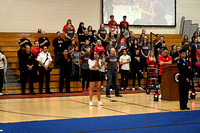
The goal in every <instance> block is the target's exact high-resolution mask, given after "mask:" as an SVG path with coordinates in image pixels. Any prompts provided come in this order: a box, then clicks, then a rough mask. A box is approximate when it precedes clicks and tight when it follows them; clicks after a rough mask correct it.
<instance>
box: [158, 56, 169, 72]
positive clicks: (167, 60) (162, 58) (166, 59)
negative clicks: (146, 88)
mask: <svg viewBox="0 0 200 133" xmlns="http://www.w3.org/2000/svg"><path fill="white" fill-rule="evenodd" d="M158 61H159V64H160V62H172V57H171V56H170V55H168V56H167V57H166V58H165V57H164V56H163V55H161V56H159V58H158ZM162 67H163V65H160V73H159V75H161V74H162Z"/></svg>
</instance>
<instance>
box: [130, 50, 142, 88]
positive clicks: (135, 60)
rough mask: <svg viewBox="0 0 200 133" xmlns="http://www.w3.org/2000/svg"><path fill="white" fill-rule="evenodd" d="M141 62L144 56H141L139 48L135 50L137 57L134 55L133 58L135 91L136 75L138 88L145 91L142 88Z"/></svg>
mask: <svg viewBox="0 0 200 133" xmlns="http://www.w3.org/2000/svg"><path fill="white" fill-rule="evenodd" d="M141 60H142V56H141V54H140V49H139V48H137V49H135V55H133V57H132V75H133V88H132V90H133V91H134V90H135V79H136V74H137V80H138V86H139V88H138V89H139V90H143V88H142V87H141V82H140V80H141V77H142V75H141V72H142V70H141Z"/></svg>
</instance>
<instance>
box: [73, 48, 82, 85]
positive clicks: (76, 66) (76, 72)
mask: <svg viewBox="0 0 200 133" xmlns="http://www.w3.org/2000/svg"><path fill="white" fill-rule="evenodd" d="M71 57H72V75H71V77H72V80H73V81H79V80H80V57H81V54H80V53H79V47H78V46H77V45H75V48H74V51H73V52H72V53H71Z"/></svg>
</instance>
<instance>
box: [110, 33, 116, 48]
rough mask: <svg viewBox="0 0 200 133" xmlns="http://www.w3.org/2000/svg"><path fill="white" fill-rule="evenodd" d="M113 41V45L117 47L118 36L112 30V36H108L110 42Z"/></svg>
mask: <svg viewBox="0 0 200 133" xmlns="http://www.w3.org/2000/svg"><path fill="white" fill-rule="evenodd" d="M109 41H112V44H113V47H114V48H117V38H116V37H115V34H114V32H111V34H110V37H109V38H108V42H109Z"/></svg>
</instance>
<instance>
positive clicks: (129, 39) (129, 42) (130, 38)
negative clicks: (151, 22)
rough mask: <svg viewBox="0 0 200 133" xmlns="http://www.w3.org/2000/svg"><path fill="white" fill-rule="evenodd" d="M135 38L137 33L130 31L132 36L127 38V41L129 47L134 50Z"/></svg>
mask: <svg viewBox="0 0 200 133" xmlns="http://www.w3.org/2000/svg"><path fill="white" fill-rule="evenodd" d="M134 40H135V34H134V33H133V32H132V31H131V32H130V37H129V38H127V41H128V47H129V48H131V49H132V50H134V49H135V47H132V45H133V44H134ZM132 50H131V51H132Z"/></svg>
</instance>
